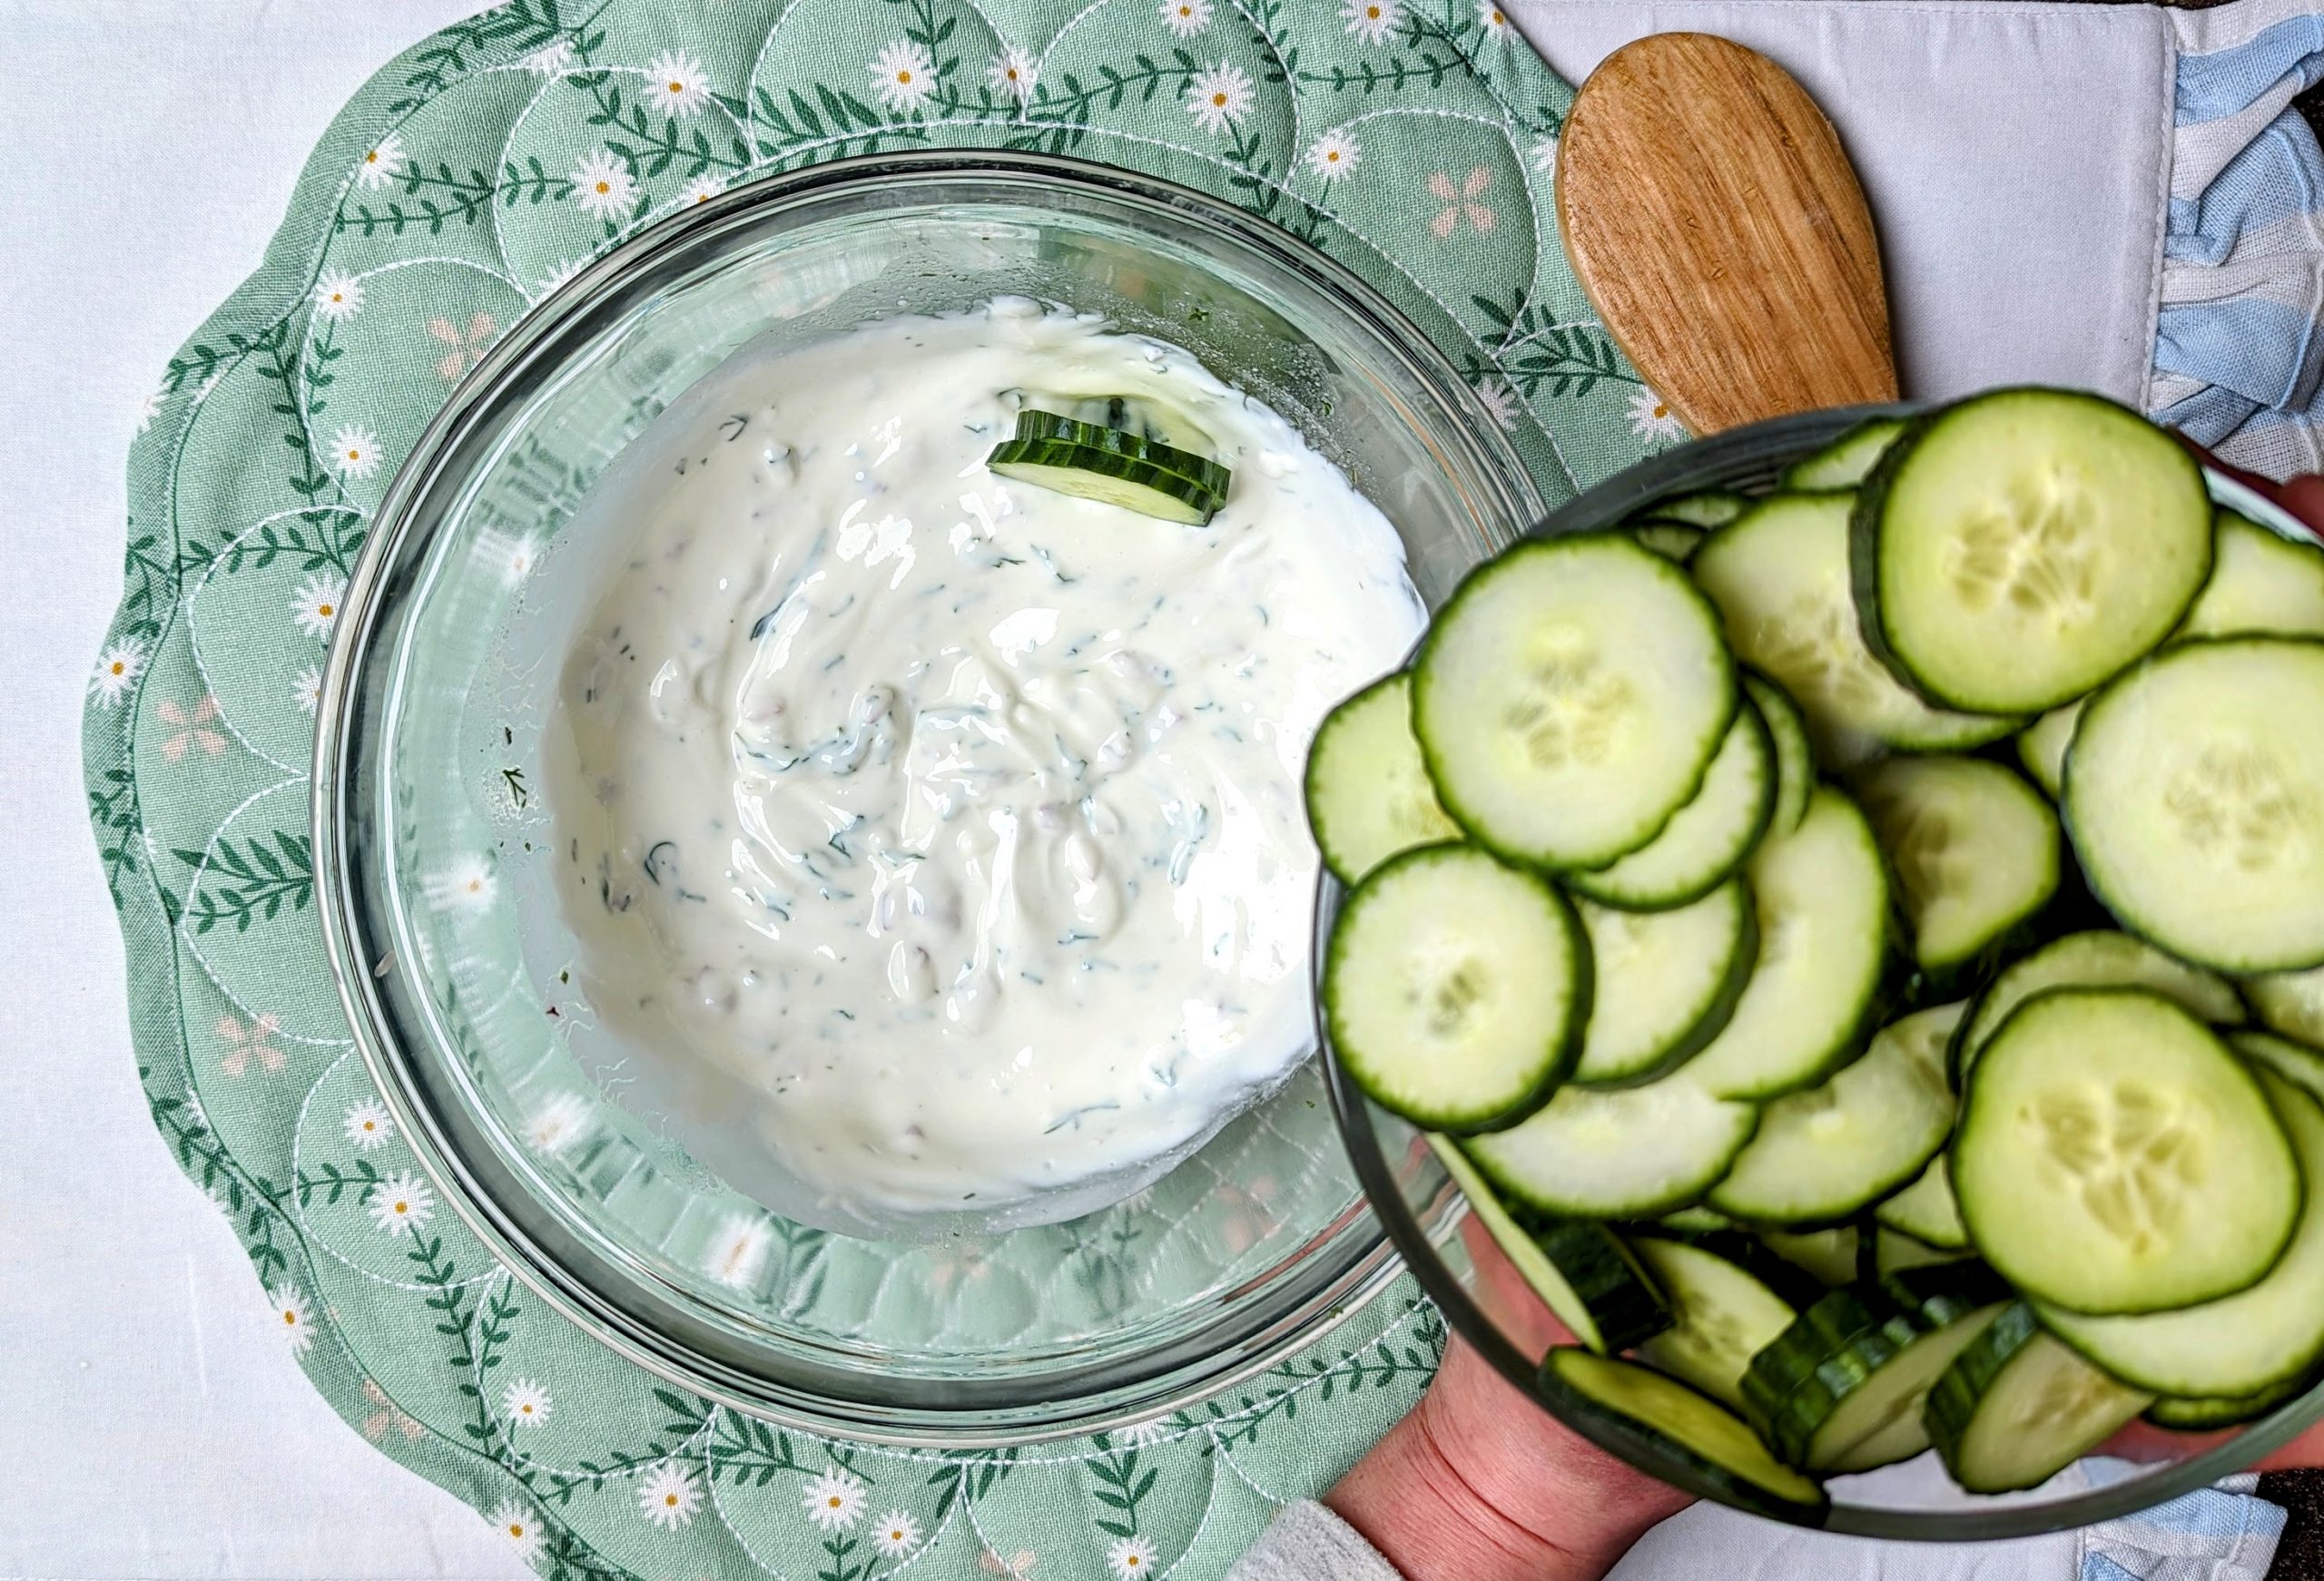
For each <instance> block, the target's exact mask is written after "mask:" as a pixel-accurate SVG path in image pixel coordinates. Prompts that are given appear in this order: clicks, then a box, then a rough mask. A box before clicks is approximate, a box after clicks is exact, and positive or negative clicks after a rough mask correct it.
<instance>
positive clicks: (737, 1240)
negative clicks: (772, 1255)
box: [704, 1213, 773, 1290]
mask: <svg viewBox="0 0 2324 1581" xmlns="http://www.w3.org/2000/svg"><path fill="white" fill-rule="evenodd" d="M772 1245H773V1235H772V1234H771V1233H770V1232H769V1231H768V1230H767V1227H766V1221H765V1220H764V1219H760V1218H754V1217H753V1216H751V1215H749V1214H747V1213H737V1214H735V1215H734V1217H733V1218H731V1219H729V1220H727V1221H726V1223H725V1227H724V1228H723V1229H722V1230H720V1231H719V1232H718V1239H717V1241H716V1242H714V1243H713V1244H712V1246H711V1251H710V1256H709V1259H708V1261H707V1262H706V1264H705V1266H704V1272H706V1273H708V1274H709V1275H710V1277H711V1278H713V1279H714V1280H716V1281H718V1282H719V1283H721V1284H724V1285H728V1286H731V1287H734V1288H735V1289H738V1290H739V1289H740V1288H742V1287H743V1286H744V1285H746V1284H749V1283H750V1282H752V1281H753V1280H755V1279H757V1278H758V1276H759V1270H760V1269H762V1268H763V1267H765V1266H766V1254H767V1250H768V1248H769V1247H770V1246H772Z"/></svg>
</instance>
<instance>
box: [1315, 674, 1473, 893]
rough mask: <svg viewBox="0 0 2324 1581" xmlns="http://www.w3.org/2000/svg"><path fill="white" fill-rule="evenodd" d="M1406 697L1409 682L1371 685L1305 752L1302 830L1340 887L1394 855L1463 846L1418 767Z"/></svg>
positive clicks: (1398, 679) (1334, 715)
mask: <svg viewBox="0 0 2324 1581" xmlns="http://www.w3.org/2000/svg"><path fill="white" fill-rule="evenodd" d="M1412 694H1413V692H1412V677H1410V676H1409V675H1401V674H1399V675H1391V676H1389V677H1388V678H1387V679H1386V680H1384V681H1376V682H1373V683H1372V684H1371V685H1370V686H1367V687H1365V688H1364V690H1363V691H1361V692H1357V693H1356V694H1355V695H1354V696H1353V697H1351V698H1349V699H1348V700H1347V701H1346V702H1343V703H1341V704H1340V705H1339V706H1338V707H1337V708H1335V709H1334V710H1332V712H1331V714H1330V716H1329V717H1327V718H1326V719H1325V720H1324V722H1323V724H1322V726H1321V727H1320V728H1318V729H1317V730H1316V732H1315V744H1314V745H1313V746H1311V747H1309V748H1308V749H1307V786H1306V789H1307V824H1308V827H1309V828H1310V829H1312V830H1315V844H1316V846H1317V847H1318V848H1320V849H1322V851H1323V853H1324V866H1325V867H1327V868H1329V869H1331V870H1332V875H1333V877H1334V878H1336V879H1339V881H1340V882H1341V883H1343V884H1347V885H1350V886H1353V885H1354V884H1356V883H1359V882H1361V881H1362V879H1363V878H1364V875H1365V874H1366V873H1369V872H1370V871H1371V870H1372V869H1374V868H1376V867H1378V866H1379V865H1380V864H1381V863H1382V862H1384V861H1386V860H1387V859H1389V858H1390V857H1393V856H1394V855H1396V854H1397V853H1398V852H1400V851H1408V850H1411V849H1413V847H1415V846H1423V845H1435V844H1437V843H1439V842H1440V841H1443V840H1458V839H1460V838H1461V827H1460V825H1458V824H1456V823H1454V822H1453V821H1452V819H1450V818H1449V817H1447V816H1445V812H1444V809H1443V807H1441V806H1439V805H1438V804H1437V800H1436V787H1435V786H1433V785H1432V784H1430V783H1429V782H1428V769H1427V766H1426V765H1425V764H1423V762H1422V761H1421V756H1420V742H1419V741H1418V740H1417V739H1416V738H1415V737H1414V736H1413V726H1412Z"/></svg>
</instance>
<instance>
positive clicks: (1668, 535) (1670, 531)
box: [1630, 518, 1707, 565]
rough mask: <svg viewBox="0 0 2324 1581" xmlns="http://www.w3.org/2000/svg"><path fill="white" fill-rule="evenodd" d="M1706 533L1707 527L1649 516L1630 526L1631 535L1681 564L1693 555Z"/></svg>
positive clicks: (1700, 545)
mask: <svg viewBox="0 0 2324 1581" xmlns="http://www.w3.org/2000/svg"><path fill="white" fill-rule="evenodd" d="M1706 535H1707V529H1705V528H1702V527H1693V526H1689V525H1687V524H1686V523H1684V522H1665V521H1658V520H1654V519H1651V518H1649V519H1648V520H1646V521H1642V522H1640V523H1639V524H1638V525H1636V526H1633V527H1632V528H1630V536H1631V537H1633V538H1636V539H1637V540H1638V541H1639V542H1640V544H1643V545H1645V546H1646V547H1648V548H1649V549H1651V550H1653V551H1654V552H1655V553H1656V554H1658V555H1661V556H1662V557H1663V558H1664V559H1666V560H1676V561H1678V562H1679V564H1680V565H1685V564H1686V563H1687V562H1688V561H1689V560H1691V559H1693V558H1694V557H1695V551H1696V550H1697V549H1699V548H1701V547H1702V545H1703V539H1704V537H1705V536H1706Z"/></svg>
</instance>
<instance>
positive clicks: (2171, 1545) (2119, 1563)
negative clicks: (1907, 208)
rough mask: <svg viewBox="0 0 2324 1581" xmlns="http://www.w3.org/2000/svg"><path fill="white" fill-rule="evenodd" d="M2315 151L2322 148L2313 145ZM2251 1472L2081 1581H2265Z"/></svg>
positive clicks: (2139, 1538)
mask: <svg viewBox="0 0 2324 1581" xmlns="http://www.w3.org/2000/svg"><path fill="white" fill-rule="evenodd" d="M2314 148H2315V142H2314V140H2313V139H2311V140H2310V141H2309V149H2310V152H2313V151H2314ZM2079 1469H2080V1470H2081V1472H2082V1474H2083V1476H2084V1477H2085V1478H2088V1479H2089V1481H2090V1484H2091V1485H2092V1486H2093V1487H2097V1488H2102V1487H2104V1486H2106V1485H2107V1484H2108V1483H2111V1482H2119V1481H2121V1480H2122V1478H2125V1477H2129V1476H2132V1475H2134V1474H2135V1473H2136V1472H2137V1471H2138V1470H2139V1468H2138V1467H2136V1466H2133V1465H2132V1464H2131V1463H2130V1462H2128V1461H2125V1460H2102V1459H2090V1460H2084V1461H2083V1463H2082V1465H2081V1467H2080V1468H2079ZM2259 1484H2260V1479H2259V1478H2257V1477H2254V1476H2251V1475H2250V1474H2249V1473H2247V1474H2245V1475H2243V1476H2240V1477H2230V1478H2227V1479H2226V1480H2225V1481H2223V1482H2221V1483H2219V1484H2217V1485H2216V1486H2213V1487H2211V1488H2199V1489H2198V1490H2196V1491H2195V1492H2193V1493H2185V1494H2181V1495H2180V1496H2179V1497H2178V1498H2173V1499H2171V1500H2169V1501H2167V1502H2165V1503H2162V1504H2158V1505H2156V1506H2154V1507H2152V1509H2143V1510H2141V1511H2140V1512H2139V1513H2138V1514H2136V1515H2132V1516H2125V1517H2122V1519H2120V1520H2110V1521H2102V1522H2100V1523H2099V1524H2098V1525H2096V1526H2094V1527H2088V1528H2086V1529H2085V1530H2083V1533H2082V1551H2081V1566H2082V1567H2081V1571H2080V1574H2079V1576H2077V1577H2076V1581H2260V1578H2261V1577H2262V1576H2266V1575H2267V1573H2268V1566H2269V1565H2270V1563H2271V1562H2272V1561H2273V1560H2274V1558H2275V1556H2276V1539H2277V1538H2278V1537H2280V1536H2282V1535H2283V1529H2284V1512H2283V1511H2282V1509H2281V1508H2280V1507H2277V1506H2275V1505H2272V1504H2270V1503H2269V1502H2268V1501H2267V1500H2266V1499H2264V1498H2260V1497H2259V1496H2258V1495H2257V1494H2255V1493H2254V1492H2253V1491H2252V1489H2254V1488H2257V1487H2258V1486H2259Z"/></svg>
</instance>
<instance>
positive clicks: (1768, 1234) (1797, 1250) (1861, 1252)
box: [1759, 1224, 1866, 1285]
mask: <svg viewBox="0 0 2324 1581" xmlns="http://www.w3.org/2000/svg"><path fill="white" fill-rule="evenodd" d="M1759 1242H1760V1243H1761V1244H1762V1245H1764V1246H1766V1247H1767V1249H1768V1251H1770V1252H1774V1253H1775V1254H1776V1255H1777V1257H1780V1258H1782V1259H1783V1260H1784V1261H1785V1262H1788V1263H1790V1264H1791V1265H1792V1266H1793V1267H1794V1268H1797V1269H1798V1270H1800V1271H1801V1272H1804V1273H1807V1274H1809V1275H1811V1276H1813V1277H1814V1278H1816V1279H1817V1280H1820V1281H1822V1282H1824V1283H1825V1284H1827V1285H1842V1284H1847V1283H1851V1282H1852V1281H1855V1280H1856V1279H1857V1278H1858V1277H1859V1276H1861V1275H1862V1274H1863V1273H1864V1272H1865V1253H1866V1243H1865V1238H1864V1235H1863V1232H1861V1231H1859V1230H1858V1229H1857V1228H1856V1226H1855V1225H1854V1224H1842V1225H1839V1226H1837V1227H1836V1228H1834V1229H1830V1230H1804V1231H1801V1232H1797V1233H1796V1234H1794V1233H1787V1232H1784V1231H1781V1230H1765V1231H1762V1232H1760V1233H1759Z"/></svg>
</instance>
